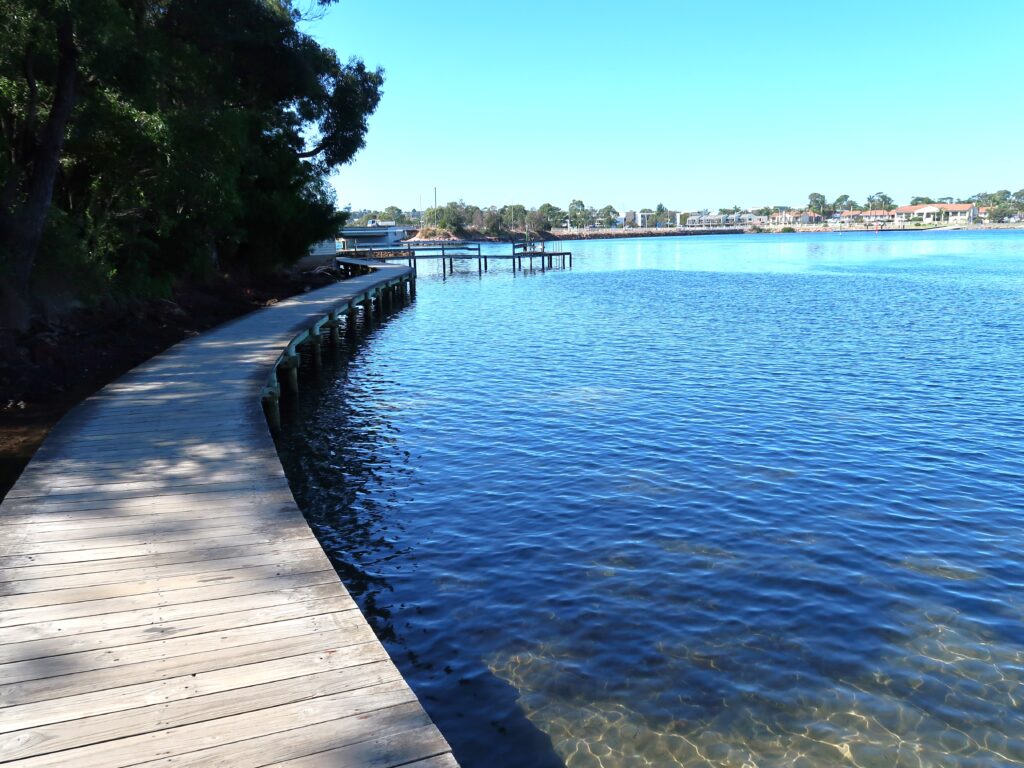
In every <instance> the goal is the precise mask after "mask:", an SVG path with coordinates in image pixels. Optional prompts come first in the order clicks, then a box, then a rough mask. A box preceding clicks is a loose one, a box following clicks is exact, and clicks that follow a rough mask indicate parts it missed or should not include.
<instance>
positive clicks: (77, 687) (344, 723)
mask: <svg viewBox="0 0 1024 768" xmlns="http://www.w3.org/2000/svg"><path fill="white" fill-rule="evenodd" d="M350 264H351V265H353V266H357V267H362V266H370V265H369V264H368V263H365V262H355V261H352V262H350ZM372 269H373V271H372V272H371V273H369V274H365V275H361V276H358V277H355V278H353V279H351V280H347V281H345V282H342V283H338V284H335V285H331V286H328V287H327V288H322V289H320V290H317V291H312V292H310V293H308V294H305V295H303V296H300V297H295V298H293V299H289V300H287V301H284V302H281V303H279V304H277V305H275V306H273V307H269V308H267V309H264V310H261V311H258V312H255V313H253V314H250V315H247V316H245V317H243V318H240V319H238V320H235V321H233V322H231V323H228V324H226V325H224V326H221V327H219V328H216V329H214V330H212V331H210V332H209V333H206V334H203V335H201V336H197V337H195V338H192V339H189V340H187V341H184V342H182V343H180V344H178V345H177V346H175V347H172V348H171V349H169V350H168V351H167V352H165V353H164V354H162V355H159V356H157V357H155V358H153V359H152V360H150V361H148V362H146V363H144V364H143V365H141V366H139V367H138V368H136V369H134V370H133V371H131V372H130V373H128V374H127V375H125V376H124V377H122V378H121V379H119V380H117V381H115V382H114V383H112V384H110V385H108V386H107V387H105V388H104V389H102V390H100V391H99V392H97V393H96V394H95V395H93V396H92V397H90V398H89V399H87V400H86V401H84V402H83V403H82V404H81V405H79V406H78V407H76V408H75V409H73V410H72V411H71V412H70V413H69V414H68V415H67V416H66V417H65V418H64V419H63V420H62V421H61V422H60V424H58V425H57V427H56V428H55V429H54V430H53V432H52V433H51V435H50V436H49V437H48V439H47V440H46V442H45V443H44V444H43V446H42V447H41V448H40V450H39V451H38V452H37V454H36V455H35V457H34V458H33V459H32V461H31V462H30V463H29V465H28V467H27V468H26V469H25V471H24V472H23V473H22V476H21V478H20V479H19V480H18V482H17V483H16V484H15V486H14V487H13V488H12V489H11V491H10V493H9V494H8V495H7V497H6V498H5V499H4V501H3V503H2V504H0V764H2V765H4V766H8V765H10V766H19V768H28V767H29V766H31V767H32V768H37V767H41V766H66V765H74V766H76V767H77V768H87V767H92V766H94V767H95V768H111V766H147V767H148V766H179V767H180V766H202V767H203V768H210V767H211V766H231V767H232V768H235V767H238V766H252V767H253V768H256V767H257V766H271V765H272V766H296V767H299V766H301V767H302V768H314V767H315V768H328V767H329V768H339V767H340V766H377V767H379V768H384V767H385V766H397V765H409V766H416V768H455V766H456V762H455V760H454V758H453V757H452V755H451V751H450V748H449V746H448V744H447V743H446V742H445V740H444V738H443V737H442V736H441V734H440V732H439V731H438V730H437V728H436V727H435V726H434V725H433V723H432V722H431V721H430V719H429V717H428V716H427V714H426V713H425V712H424V711H423V709H422V707H421V706H420V704H419V702H418V700H417V699H416V696H415V694H413V692H412V690H411V689H410V688H409V686H408V684H407V683H406V682H405V681H404V680H403V679H402V676H401V674H400V673H399V672H398V669H397V668H396V667H395V665H394V664H393V663H392V661H391V660H390V658H389V657H388V655H387V653H386V651H385V650H384V648H383V646H381V644H380V643H379V642H378V641H377V639H376V637H374V635H373V632H372V630H371V629H370V627H369V625H368V624H367V622H366V620H365V619H364V617H363V616H362V614H361V613H360V611H359V610H358V608H357V606H356V605H355V603H354V602H353V600H352V598H351V597H350V596H349V594H348V592H347V591H346V590H345V588H344V587H343V586H342V585H341V583H340V581H339V580H338V577H337V575H336V574H335V572H334V570H333V568H332V567H331V564H330V562H329V561H328V559H327V556H326V555H325V554H324V552H323V550H322V549H321V548H320V545H319V543H318V542H317V540H316V538H315V537H314V536H313V533H312V532H311V531H310V529H309V527H308V525H307V524H306V522H305V519H304V518H303V516H302V513H301V512H300V511H299V509H298V507H297V506H296V505H295V501H294V499H293V498H292V494H291V491H290V490H289V487H288V483H287V480H286V479H285V475H284V471H283V469H282V467H281V463H280V460H279V459H278V456H277V452H276V450H275V447H274V443H273V440H272V439H271V435H270V432H269V430H268V427H267V420H266V418H265V416H264V412H263V408H261V404H260V401H261V396H262V398H263V402H264V406H265V407H266V409H267V417H269V418H270V419H271V421H272V422H273V419H274V416H275V405H276V396H277V393H278V387H277V385H276V377H274V376H272V375H271V374H272V372H273V371H274V369H275V367H277V368H279V369H280V370H281V372H282V375H281V378H282V380H283V381H284V382H285V386H287V385H288V383H289V382H290V381H292V379H291V378H290V377H291V376H292V375H293V374H292V373H291V372H293V371H294V367H292V366H293V364H294V363H295V362H296V357H295V352H296V344H298V343H301V342H302V341H303V339H304V338H305V337H306V335H307V334H308V333H309V331H310V330H311V329H312V331H313V332H314V333H316V334H317V336H316V338H319V329H320V327H321V326H322V325H323V324H324V323H325V322H326V324H327V325H328V326H330V324H331V323H332V321H333V320H335V319H337V317H338V316H339V312H340V313H342V314H343V313H345V312H349V311H354V309H355V308H356V305H357V303H359V302H363V305H364V310H369V311H373V307H374V305H377V306H379V305H381V304H387V303H388V302H389V301H390V300H394V298H395V297H396V291H397V290H399V289H400V288H401V287H402V286H404V285H405V284H406V283H408V284H409V287H410V288H411V287H412V283H411V280H410V278H411V270H409V268H408V267H405V266H399V265H393V264H388V265H381V264H377V263H374V264H373V265H372ZM332 332H336V329H335V330H334V331H332ZM317 348H318V347H317Z"/></svg>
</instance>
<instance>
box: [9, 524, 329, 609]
mask: <svg viewBox="0 0 1024 768" xmlns="http://www.w3.org/2000/svg"><path fill="white" fill-rule="evenodd" d="M307 536H312V533H311V532H310V531H309V530H308V529H307V530H305V531H303V530H299V529H296V530H294V531H293V530H288V531H282V532H280V533H277V532H270V533H252V534H241V535H239V536H231V537H225V538H219V539H202V540H200V541H167V542H159V541H156V542H152V543H149V544H139V545H135V546H123V547H98V548H96V549H76V550H72V551H70V552H38V553H34V554H28V555H2V556H0V568H26V567H28V566H30V565H65V564H67V563H81V562H92V561H97V560H117V559H123V558H125V557H133V556H138V555H145V556H158V555H164V554H171V553H175V552H189V551H193V550H195V549H196V547H197V546H202V547H209V548H217V547H218V545H220V546H229V545H230V546H234V547H244V546H246V545H250V544H269V543H272V542H281V541H285V540H290V539H300V540H301V539H304V538H306V537H307ZM0 625H2V619H0Z"/></svg>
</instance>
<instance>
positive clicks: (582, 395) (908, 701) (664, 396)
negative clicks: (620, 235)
mask: <svg viewBox="0 0 1024 768" xmlns="http://www.w3.org/2000/svg"><path fill="white" fill-rule="evenodd" d="M495 247H497V246H495ZM573 250H574V251H575V259H574V261H575V267H576V268H575V270H574V271H573V272H571V273H570V272H548V273H546V274H544V275H540V274H537V275H533V276H531V277H530V278H529V279H523V276H522V275H521V274H520V275H516V276H513V275H512V273H511V272H510V271H507V270H503V269H502V268H500V265H499V266H498V267H496V266H495V265H496V264H497V262H493V261H492V263H491V270H490V272H489V273H488V274H486V275H484V276H483V278H482V279H480V278H479V277H478V275H477V274H476V267H475V263H474V264H471V265H469V267H470V269H469V271H468V273H467V274H462V275H460V274H456V275H455V276H454V277H451V276H449V277H448V278H447V280H446V281H445V282H444V283H442V282H441V280H440V279H439V278H437V279H436V280H435V279H432V278H430V277H429V270H423V271H421V280H420V285H419V298H418V299H417V302H416V303H415V304H414V305H413V306H410V307H407V308H406V309H404V310H402V311H401V312H400V313H398V314H397V315H395V316H393V317H391V318H390V319H388V320H387V321H386V322H385V323H384V324H383V325H381V326H375V327H373V328H372V329H368V334H367V336H366V337H365V338H362V339H354V340H352V341H351V347H350V348H349V349H348V350H347V351H346V353H345V354H344V355H342V356H341V357H340V358H339V359H338V360H337V361H336V362H335V364H334V367H333V368H328V369H326V370H325V372H324V374H323V375H322V382H321V386H319V387H318V388H309V387H307V388H306V389H305V391H304V395H303V399H302V402H301V403H300V404H299V406H298V416H299V418H298V419H296V420H295V424H294V425H293V427H292V429H291V430H290V431H289V433H288V434H287V435H286V436H285V438H284V439H283V440H282V441H281V450H282V455H283V457H284V460H285V464H286V468H287V469H288V472H289V477H290V479H291V481H292V485H293V489H294V490H295V493H296V497H297V498H298V500H299V502H300V504H301V505H302V506H303V508H304V510H305V511H306V513H307V516H308V517H309V519H310V521H311V524H312V525H313V527H314V529H315V530H316V532H317V534H318V536H319V537H320V538H321V540H322V541H323V542H324V544H325V547H326V548H327V550H328V551H329V554H330V555H331V558H332V561H333V562H334V563H335V565H336V567H337V568H338V570H339V572H340V573H341V574H342V576H343V578H344V579H345V581H346V583H347V584H348V585H349V587H350V589H351V590H352V591H353V594H354V595H355V596H356V598H357V599H358V600H359V602H360V604H361V605H362V606H363V608H364V610H366V611H367V612H368V614H369V615H370V618H371V622H372V623H373V624H374V626H375V628H376V630H377V632H378V634H380V636H381V637H382V638H383V639H384V640H385V643H386V644H387V645H388V648H389V650H390V651H391V653H392V655H393V656H394V657H395V659H396V661H397V662H398V663H399V666H400V667H401V668H402V670H403V672H404V673H405V674H406V676H407V677H408V679H409V681H410V683H411V684H412V685H413V687H414V688H415V689H416V691H417V693H418V694H419V695H420V697H421V699H422V700H423V703H424V705H425V707H426V708H427V710H428V711H429V712H430V714H431V716H432V717H433V718H434V719H435V720H436V721H437V723H438V724H439V726H440V727H441V729H442V730H443V731H444V733H445V734H446V736H447V737H448V739H449V741H450V742H451V743H452V745H453V747H454V749H455V752H456V755H457V756H458V757H459V759H460V760H461V761H462V764H463V765H464V766H465V767H466V768H473V766H487V767H488V768H492V767H493V768H518V767H521V768H533V767H534V766H558V765H563V764H564V765H570V766H608V767H610V766H616V767H617V766H663V765H683V766H737V767H739V766H759V767H762V768H763V767H764V766H808V767H809V766H823V765H850V766H865V767H866V766H879V767H880V766H915V767H916V766H955V767H957V768H959V767H963V768H968V767H971V768H973V767H975V766H976V767H978V768H981V767H982V766H986V767H990V766H1012V765H1022V766H1024V714H1022V713H1024V706H1022V704H1024V702H1022V698H1024V679H1022V678H1024V621H1022V617H1024V601H1022V600H1021V597H1020V590H1021V587H1022V586H1024V555H1022V552H1024V528H1022V523H1024V501H1022V500H1021V499H1022V495H1021V477H1024V405H1022V404H1021V400H1020V392H1021V391H1022V390H1024V367H1022V365H1021V360H1022V353H1024V338H1022V335H1021V334H1020V329H1021V328H1024V259H1022V258H1021V256H1024V237H1022V236H1020V235H1018V234H1016V233H994V234H972V233H945V234H932V235H925V234H922V233H914V234H903V233H896V234H891V235H881V236H876V235H858V236H849V237H848V236H845V235H844V236H841V237H837V236H834V235H832V236H792V237H785V236H783V237H768V236H765V237H737V238H707V239H693V238H690V239H686V238H666V239H654V240H648V241H633V242H628V241H627V242H590V243H575V244H573Z"/></svg>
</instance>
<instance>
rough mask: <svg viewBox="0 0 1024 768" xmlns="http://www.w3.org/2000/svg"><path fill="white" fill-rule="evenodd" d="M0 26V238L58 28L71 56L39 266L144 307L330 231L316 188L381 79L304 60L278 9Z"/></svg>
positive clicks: (79, 4)
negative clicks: (134, 298) (67, 112)
mask: <svg viewBox="0 0 1024 768" xmlns="http://www.w3.org/2000/svg"><path fill="white" fill-rule="evenodd" d="M320 4H321V5H323V4H326V3H325V2H321V3H320ZM0 17H3V18H4V20H5V25H6V26H5V30H4V38H3V41H4V44H3V46H2V47H0V129H2V130H0V174H2V176H3V179H4V181H5V184H4V196H3V199H2V201H0V202H2V206H0V227H6V226H8V224H9V223H10V222H11V221H14V220H15V219H16V218H17V217H18V216H22V217H23V209H25V207H26V204H27V201H28V199H29V192H28V190H29V188H30V181H31V176H32V173H33V167H34V166H37V165H38V164H39V162H40V161H39V158H38V157H37V156H34V155H32V154H31V153H30V152H29V151H28V149H26V148H31V147H36V148H38V147H39V146H41V144H40V137H41V136H43V130H44V126H43V123H44V122H45V120H46V119H47V117H48V115H49V114H50V113H51V111H52V109H53V107H52V104H53V103H54V98H55V92H56V87H57V84H56V78H57V73H58V69H59V66H58V65H59V64H60V60H59V55H60V51H59V46H58V42H57V36H56V34H55V30H56V29H58V26H59V24H60V23H62V20H63V22H68V23H70V24H72V25H73V31H74V43H75V46H76V49H77V59H76V60H75V67H76V74H75V101H74V109H73V112H72V113H71V116H70V119H69V120H68V121H67V124H66V126H65V128H64V130H63V135H64V140H63V146H62V147H58V148H57V150H58V151H59V166H58V170H57V173H56V177H55V179H54V182H53V190H52V201H51V203H50V206H49V211H48V213H47V219H46V220H47V226H46V230H45V233H44V245H45V247H43V248H41V249H40V251H39V254H40V267H41V268H43V269H48V270H53V269H61V270H66V271H69V272H70V273H74V274H84V275H88V279H83V280H82V281H81V284H82V285H83V286H86V287H87V288H88V290H90V291H98V292H102V291H110V292H114V293H129V294H137V293H154V292H156V293H159V292H164V291H166V290H167V289H168V287H169V286H170V285H171V284H172V283H173V282H174V281H175V280H177V279H179V278H181V277H188V276H201V275H203V274H204V273H206V272H208V271H210V270H212V269H229V270H243V271H257V272H267V271H270V270H273V269H276V268H278V267H279V266H281V265H284V264H288V263H290V262H292V261H294V260H295V259H297V258H299V257H301V256H303V255H304V254H305V253H306V252H307V251H308V248H309V246H310V245H311V244H312V243H313V242H315V241H317V240H322V239H326V238H329V237H332V236H334V235H335V234H336V233H337V232H338V230H339V229H340V227H341V225H342V224H343V222H344V216H343V215H342V214H339V213H338V212H336V210H335V205H334V197H333V192H332V190H331V188H330V186H329V185H328V183H327V181H328V177H329V174H330V173H331V171H332V170H333V169H335V168H336V167H337V166H339V165H341V164H344V163H346V162H348V161H349V160H351V159H352V157H353V155H354V154H355V153H356V152H357V151H358V150H359V149H360V148H361V147H362V146H363V140H364V136H365V133H366V129H367V125H366V120H367V117H368V116H369V115H370V114H371V113H372V112H373V111H374V110H375V109H376V107H377V104H378V102H379V99H380V95H381V85H382V83H383V74H382V72H381V71H379V70H377V71H372V70H368V69H367V68H366V67H365V66H364V64H363V63H362V62H361V61H359V60H356V59H352V60H349V61H348V62H344V63H343V62H342V61H341V60H339V58H338V56H337V54H336V53H335V52H334V51H332V50H330V49H326V48H323V47H321V46H320V45H319V44H318V43H317V42H316V41H315V40H314V39H313V38H312V37H310V36H309V35H308V34H306V33H305V32H303V31H302V30H300V28H299V26H298V22H299V21H300V20H301V16H300V14H299V12H298V11H297V10H296V8H295V7H294V6H292V4H291V3H290V2H287V0H274V1H272V2H267V1H266V0H155V1H154V2H149V3H140V2H136V1H134V0H132V1H129V0H0ZM36 151H37V154H38V150H36ZM396 210H397V209H396ZM44 213H46V212H44ZM385 215H386V214H385ZM58 244H59V246H58ZM4 257H5V258H7V259H9V260H17V259H18V258H20V255H19V254H18V253H15V252H13V251H11V250H8V252H6V253H5V254H4Z"/></svg>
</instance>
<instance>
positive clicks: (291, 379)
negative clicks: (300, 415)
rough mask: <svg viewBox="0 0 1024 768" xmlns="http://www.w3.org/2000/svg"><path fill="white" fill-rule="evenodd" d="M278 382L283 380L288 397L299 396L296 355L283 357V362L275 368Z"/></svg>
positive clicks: (297, 359) (297, 358) (297, 360)
mask: <svg viewBox="0 0 1024 768" xmlns="http://www.w3.org/2000/svg"><path fill="white" fill-rule="evenodd" d="M277 375H278V379H279V380H283V381H282V383H283V384H284V388H285V390H286V391H287V392H288V394H290V395H297V394H299V356H298V355H296V354H289V355H285V358H284V360H282V361H281V364H280V365H279V366H278V367H277Z"/></svg>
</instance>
